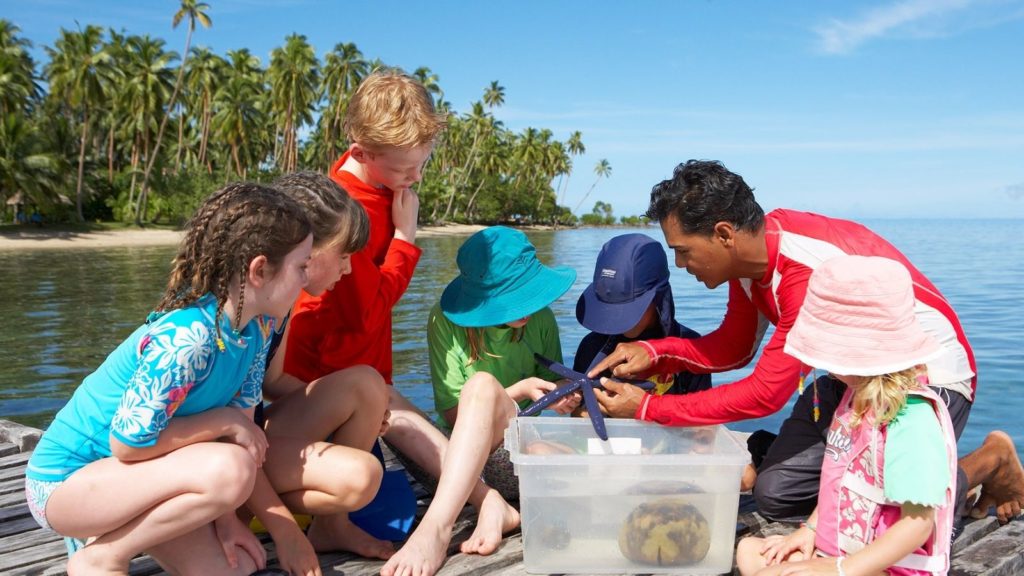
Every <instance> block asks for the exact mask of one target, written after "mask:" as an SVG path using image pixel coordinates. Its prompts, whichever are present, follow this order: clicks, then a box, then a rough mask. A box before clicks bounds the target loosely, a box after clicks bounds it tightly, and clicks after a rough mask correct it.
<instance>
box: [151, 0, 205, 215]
mask: <svg viewBox="0 0 1024 576" xmlns="http://www.w3.org/2000/svg"><path fill="white" fill-rule="evenodd" d="M209 9H210V5H209V4H206V3H203V2H196V0H181V7H180V8H179V9H178V11H177V12H175V13H174V18H173V19H172V20H171V27H172V28H177V27H178V24H181V21H182V20H183V19H184V18H186V17H188V34H186V35H185V50H184V51H182V55H183V56H182V58H183V60H182V62H181V66H180V67H179V68H178V79H177V80H175V82H174V92H172V93H171V99H170V101H169V102H168V103H167V113H166V114H164V117H163V119H162V120H161V121H160V129H159V130H158V131H157V133H156V144H154V145H153V154H152V156H151V157H150V158H147V161H146V172H145V174H143V176H142V192H141V194H140V195H139V197H140V202H139V205H140V206H144V205H145V200H144V199H145V197H146V192H147V189H148V187H149V175H150V173H151V172H152V170H153V164H155V163H156V159H157V156H159V155H160V144H161V142H162V141H163V139H164V129H165V128H167V118H169V117H170V115H171V109H173V108H174V104H175V102H176V101H177V99H178V92H179V91H180V90H181V80H182V77H183V76H184V74H185V64H186V61H187V60H188V53H189V47H190V46H191V45H192V33H193V32H195V29H196V20H198V21H199V23H200V24H202V25H203V28H209V27H210V26H211V25H212V24H213V21H212V20H210V17H209V16H208V15H207V14H206V11H207V10H209ZM135 224H136V225H139V226H141V225H142V214H141V213H140V212H139V211H138V210H136V211H135Z"/></svg>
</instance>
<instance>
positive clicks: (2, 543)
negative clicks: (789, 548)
mask: <svg viewBox="0 0 1024 576" xmlns="http://www.w3.org/2000/svg"><path fill="white" fill-rule="evenodd" d="M39 434H40V432H39V431H38V430H35V429H32V428H26V427H24V426H21V425H18V424H15V423H12V422H9V421H5V420H0V574H3V575H9V576H22V575H25V576H27V575H45V576H57V575H61V574H65V571H64V564H65V561H66V552H65V548H64V543H63V541H62V540H61V538H60V536H58V535H57V534H56V533H54V532H52V531H49V530H43V529H41V528H40V527H39V526H38V525H37V524H36V523H35V520H33V519H32V517H31V516H30V515H29V512H28V506H27V505H26V503H25V494H24V481H25V466H26V463H27V462H28V456H29V453H30V452H31V450H32V448H34V447H35V443H36V442H37V441H38V439H39ZM428 503H429V496H428V495H427V494H426V493H422V494H421V498H420V514H422V512H423V511H424V510H425V509H426V505H427V504H428ZM473 517H474V514H473V513H472V511H471V510H470V509H469V508H467V509H466V510H465V511H463V514H462V515H461V516H460V517H459V521H458V524H457V525H456V527H455V537H454V538H453V543H452V546H451V547H450V548H449V556H448V560H447V562H446V563H445V564H444V566H443V567H442V568H441V570H440V572H438V574H439V576H455V575H482V574H492V575H496V576H525V575H526V574H527V572H526V570H525V569H524V568H523V562H522V561H523V541H522V536H521V534H520V533H518V532H516V533H514V534H511V535H509V536H508V537H506V538H505V540H504V541H503V542H502V544H501V546H500V547H499V548H498V550H497V551H496V552H495V553H494V554H491V555H490V556H477V555H466V554H461V553H458V544H459V543H461V542H462V541H463V540H465V539H466V538H468V537H469V535H470V533H471V532H472V519H473ZM738 520H739V523H740V524H742V525H743V527H742V528H741V529H740V530H739V533H738V535H737V537H742V536H743V535H745V534H756V535H769V534H784V533H787V532H789V531H791V530H793V529H794V526H793V525H789V524H781V523H773V522H768V521H766V520H765V519H764V518H762V517H761V516H760V515H758V514H757V513H756V512H754V511H753V502H752V500H751V499H750V498H749V497H748V496H743V497H741V499H740V515H739V519H738ZM968 522H969V524H968V525H967V527H966V529H965V530H964V532H963V534H961V535H960V537H959V538H958V539H957V541H956V543H955V545H954V549H953V565H952V568H951V570H950V572H949V573H950V576H1014V575H1019V574H1024V521H1022V520H1017V521H1014V522H1011V523H1009V524H1007V525H1005V526H999V524H998V522H997V521H996V519H995V518H994V517H991V516H990V517H988V518H985V519H982V520H969V521H968ZM264 544H265V545H266V546H267V550H268V556H269V558H270V559H271V561H270V564H271V565H274V560H275V555H274V550H273V544H272V543H271V542H270V541H269V539H268V538H267V537H266V536H264ZM383 564H384V563H383V562H382V561H379V560H374V561H371V560H366V559H364V558H361V557H358V556H354V555H352V554H345V553H338V554H321V555H320V566H321V567H322V568H323V573H324V574H325V575H327V574H334V575H344V576H370V575H376V574H379V572H380V568H381V566H383ZM131 574H133V575H138V576H143V575H151V574H164V572H163V571H162V570H161V569H160V567H159V566H158V565H157V564H156V563H155V562H154V561H153V560H152V559H150V558H149V557H148V556H141V557H139V558H136V559H135V560H133V561H132V565H131Z"/></svg>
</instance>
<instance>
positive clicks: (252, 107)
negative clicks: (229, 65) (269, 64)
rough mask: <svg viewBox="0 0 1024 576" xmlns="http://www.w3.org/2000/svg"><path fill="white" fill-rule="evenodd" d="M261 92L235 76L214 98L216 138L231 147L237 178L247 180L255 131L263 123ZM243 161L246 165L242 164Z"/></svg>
mask: <svg viewBox="0 0 1024 576" xmlns="http://www.w3.org/2000/svg"><path fill="white" fill-rule="evenodd" d="M259 101H260V91H259V88H258V87H257V85H256V83H255V82H254V81H253V80H252V79H251V78H247V77H245V76H234V77H232V78H230V79H229V80H228V81H227V82H225V83H224V84H223V85H222V86H221V87H220V89H219V90H217V95H216V96H215V98H214V107H215V109H216V110H217V111H216V113H215V114H214V116H213V124H212V127H213V132H214V135H215V138H216V139H218V140H220V141H221V142H224V143H225V144H227V145H228V146H229V147H230V152H231V159H232V160H233V161H234V165H235V170H234V172H235V174H236V175H238V176H239V177H241V178H245V177H246V173H247V171H248V166H249V157H250V156H251V153H252V149H253V144H254V139H255V138H254V134H253V130H254V127H256V126H259V125H260V124H261V123H262V122H263V113H262V111H261V110H260V105H259ZM243 159H244V160H245V163H243Z"/></svg>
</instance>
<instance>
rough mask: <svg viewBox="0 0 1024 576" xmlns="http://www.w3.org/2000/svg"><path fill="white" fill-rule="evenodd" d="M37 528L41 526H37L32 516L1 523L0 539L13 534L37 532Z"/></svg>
mask: <svg viewBox="0 0 1024 576" xmlns="http://www.w3.org/2000/svg"><path fill="white" fill-rule="evenodd" d="M36 528H39V524H36V521H35V519H33V518H32V517H31V516H26V517H24V518H17V519H15V520H11V521H8V522H3V523H0V538H4V537H7V536H10V535H12V534H21V533H22V532H28V531H29V530H35V529H36Z"/></svg>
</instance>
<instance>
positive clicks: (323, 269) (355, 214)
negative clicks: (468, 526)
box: [264, 172, 415, 574]
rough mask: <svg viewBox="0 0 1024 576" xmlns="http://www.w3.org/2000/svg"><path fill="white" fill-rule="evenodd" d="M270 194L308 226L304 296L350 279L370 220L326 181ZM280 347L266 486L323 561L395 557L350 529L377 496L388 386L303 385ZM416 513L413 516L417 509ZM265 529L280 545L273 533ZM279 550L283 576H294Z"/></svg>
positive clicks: (333, 377)
mask: <svg viewBox="0 0 1024 576" xmlns="http://www.w3.org/2000/svg"><path fill="white" fill-rule="evenodd" d="M273 186H274V187H275V188H277V189H278V190H280V191H281V192H283V193H285V194H286V195H288V196H289V197H291V198H292V199H293V200H295V201H296V202H298V204H299V205H300V206H302V208H303V210H304V211H305V213H306V216H307V217H308V218H309V221H310V225H311V226H312V229H313V252H312V257H311V258H310V261H309V283H308V284H307V285H306V287H305V292H306V293H307V294H309V295H310V296H319V295H321V294H322V293H323V292H325V291H327V290H328V289H330V288H331V287H333V286H334V284H335V283H336V282H337V281H338V280H339V279H340V278H341V277H342V276H344V275H345V274H348V273H349V272H350V271H351V270H352V267H351V264H350V257H351V255H352V253H354V252H357V251H359V250H361V249H362V248H363V247H364V246H365V245H366V242H367V240H368V238H369V235H370V222H369V219H368V218H367V215H366V211H365V210H364V209H363V207H362V205H360V204H359V203H358V202H356V201H355V200H354V199H352V198H351V197H350V196H349V195H348V193H346V192H345V191H344V190H343V189H342V188H341V187H340V186H338V185H337V184H335V183H334V181H332V180H331V179H330V178H328V177H327V176H325V175H323V174H318V173H315V172H297V173H292V174H287V175H285V176H282V177H281V178H280V179H278V180H277V181H276V182H274V183H273ZM282 328H283V327H282ZM280 340H281V344H280V346H279V347H275V348H274V349H273V350H272V351H271V354H270V356H271V359H270V364H269V367H268V369H267V375H266V378H265V380H264V395H265V397H266V399H267V400H270V401H271V404H269V405H268V406H267V408H266V411H265V416H266V423H265V430H266V433H267V440H268V441H269V443H270V447H269V449H268V451H267V463H266V465H265V466H264V469H265V470H266V473H267V476H268V477H269V479H270V481H271V483H272V484H273V487H274V489H275V490H276V491H277V493H278V494H280V496H281V499H282V500H283V501H284V503H285V504H286V505H287V506H288V508H289V510H291V511H292V512H294V513H297V514H310V515H312V516H313V520H312V523H311V525H310V527H309V530H308V537H309V541H310V542H311V543H312V546H313V548H314V549H316V550H317V551H321V552H327V551H336V550H345V551H350V552H355V553H357V554H360V555H362V556H367V557H372V558H382V559H383V558H388V557H390V556H391V555H392V554H394V545H393V544H392V543H391V542H389V541H386V540H381V539H378V538H375V537H373V536H371V535H370V534H369V533H367V532H366V531H364V530H363V529H362V528H360V527H359V526H358V525H356V524H355V523H353V521H352V520H350V519H349V512H352V511H355V510H359V509H362V508H363V507H364V506H366V505H367V503H369V502H370V501H371V500H372V499H373V498H374V496H375V495H376V493H377V491H378V487H380V486H381V481H382V477H383V468H382V466H381V463H380V461H378V459H377V458H376V457H375V456H374V455H373V454H371V453H370V450H371V449H372V448H373V447H374V445H375V443H376V441H377V437H378V436H379V435H380V434H383V433H384V432H385V431H386V430H387V418H388V417H389V415H390V414H389V412H388V410H387V407H388V388H387V385H386V384H385V383H384V378H383V377H381V375H380V373H378V372H377V371H376V370H374V369H373V368H371V367H369V366H365V365H360V366H353V367H351V368H346V369H343V370H338V371H336V372H332V373H330V374H327V375H325V376H323V377H321V378H317V379H315V380H313V381H312V382H309V383H307V382H305V381H304V380H301V379H300V378H298V377H296V376H295V375H292V374H289V373H286V372H284V370H283V366H284V357H285V353H286V349H287V346H288V339H287V332H286V331H285V332H284V334H283V336H282V337H280ZM403 474H404V473H403ZM409 494H410V497H411V494H412V493H411V490H410V491H409ZM410 512H411V513H415V503H414V502H413V503H412V508H411V510H410ZM285 522H287V521H285ZM267 529H268V531H269V532H270V533H271V535H274V532H275V527H274V526H267ZM276 540H277V538H275V541H276ZM278 548H279V552H278V557H279V559H280V560H281V565H282V567H284V568H286V569H289V570H290V571H291V572H292V573H293V574H294V573H295V570H294V569H290V568H289V566H288V565H286V563H285V559H284V557H283V555H282V554H281V552H280V546H279V547H278Z"/></svg>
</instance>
